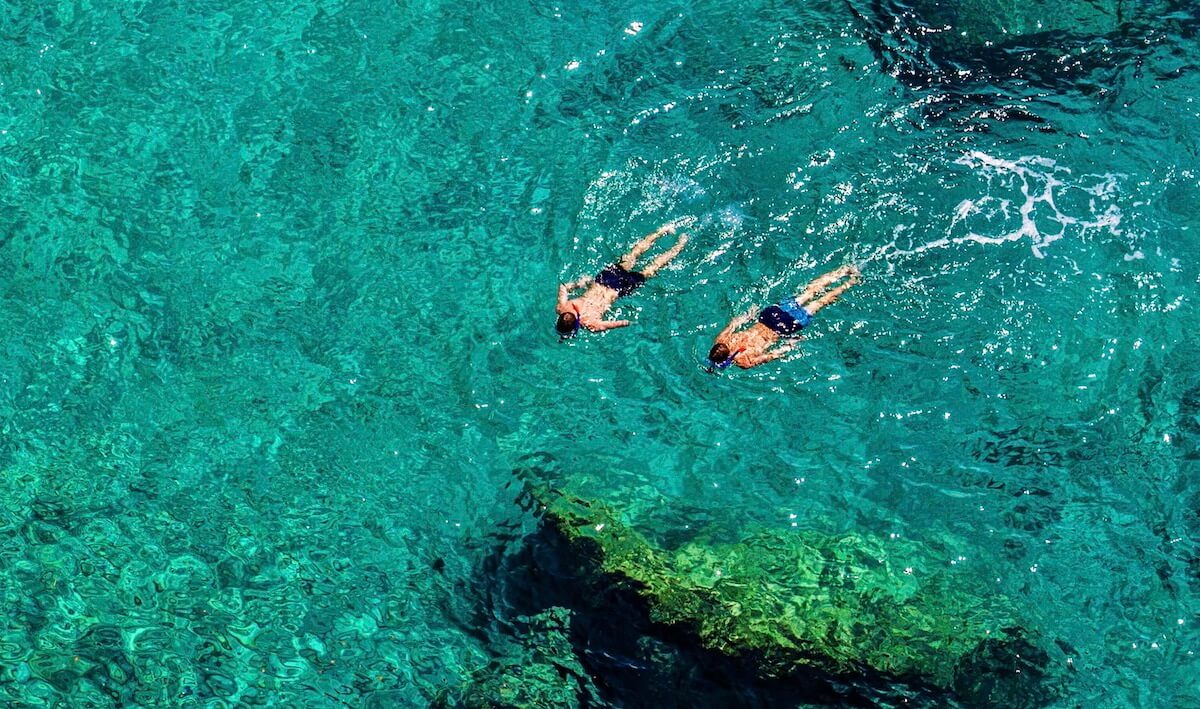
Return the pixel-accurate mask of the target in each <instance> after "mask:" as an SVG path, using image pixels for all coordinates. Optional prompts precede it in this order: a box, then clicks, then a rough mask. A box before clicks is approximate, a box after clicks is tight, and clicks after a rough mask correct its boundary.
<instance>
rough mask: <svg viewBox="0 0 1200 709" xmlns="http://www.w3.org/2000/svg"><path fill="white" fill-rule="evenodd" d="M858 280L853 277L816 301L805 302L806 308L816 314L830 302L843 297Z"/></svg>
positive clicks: (811, 313)
mask: <svg viewBox="0 0 1200 709" xmlns="http://www.w3.org/2000/svg"><path fill="white" fill-rule="evenodd" d="M857 282H858V281H856V280H854V279H853V277H852V278H851V280H850V281H848V282H846V283H843V284H842V285H840V286H838V287H837V288H834V289H833V290H831V291H829V292H828V293H826V294H825V295H823V296H821V297H820V298H818V299H816V300H814V301H810V302H808V303H805V304H804V309H805V310H807V311H808V314H809V315H816V314H817V311H818V310H820V309H821V308H824V307H825V306H826V305H829V304H830V303H832V302H834V301H835V300H837V299H838V298H840V297H842V294H843V293H845V292H846V291H848V290H850V288H851V287H852V286H853V285H854V284H855V283H857Z"/></svg>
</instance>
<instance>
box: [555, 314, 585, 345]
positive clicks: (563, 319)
mask: <svg viewBox="0 0 1200 709" xmlns="http://www.w3.org/2000/svg"><path fill="white" fill-rule="evenodd" d="M554 329H555V330H556V331H557V332H558V336H559V337H561V338H563V339H564V340H565V339H566V338H568V337H572V336H574V335H575V333H577V332H579V316H578V315H577V314H575V313H572V312H566V313H559V314H558V322H556V323H554Z"/></svg>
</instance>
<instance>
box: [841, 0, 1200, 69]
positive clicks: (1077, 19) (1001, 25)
mask: <svg viewBox="0 0 1200 709" xmlns="http://www.w3.org/2000/svg"><path fill="white" fill-rule="evenodd" d="M848 5H849V7H850V8H851V10H852V11H853V12H854V14H855V15H856V16H857V17H858V18H859V20H860V21H861V22H862V23H863V25H864V26H865V28H866V29H867V36H868V39H869V41H870V42H871V44H872V45H873V46H874V47H875V49H876V51H877V52H878V53H879V54H880V55H881V56H882V57H883V59H884V65H885V67H886V68H887V70H888V71H890V72H892V73H893V74H894V75H896V76H897V77H898V78H900V79H901V80H902V81H904V82H905V83H906V84H909V85H911V86H918V87H924V86H930V85H939V86H963V85H965V86H969V85H974V84H988V83H989V82H993V81H997V80H1001V81H1002V80H1005V79H1020V80H1022V81H1026V82H1029V83H1031V84H1034V85H1039V86H1060V85H1061V87H1064V88H1065V87H1067V86H1070V85H1072V84H1073V82H1074V81H1076V80H1077V79H1078V78H1079V77H1080V76H1084V75H1086V74H1087V73H1088V72H1090V71H1091V70H1092V69H1094V68H1096V67H1103V66H1110V65H1112V64H1113V63H1114V62H1116V61H1119V60H1128V59H1131V58H1132V57H1133V56H1136V55H1138V54H1139V53H1141V52H1143V51H1144V50H1145V47H1146V46H1147V44H1148V43H1153V42H1157V41H1159V40H1160V39H1161V38H1162V37H1163V34H1164V32H1167V31H1171V32H1179V33H1183V34H1188V35H1190V34H1192V33H1194V31H1195V26H1194V22H1193V21H1190V20H1187V19H1184V18H1187V17H1189V16H1190V13H1187V12H1178V10H1179V7H1178V5H1179V3H1178V2H1177V1H1176V0H1149V1H1148V2H1143V3H1129V2H1122V1H1121V0H1063V2H1058V3H1054V4H1044V3H1017V2H1012V1H1011V0H963V1H962V2H941V1H938V0H914V1H911V2H900V1H899V0H848ZM1166 17H1170V18H1172V19H1170V20H1169V21H1164V20H1163V19H1162V18H1166Z"/></svg>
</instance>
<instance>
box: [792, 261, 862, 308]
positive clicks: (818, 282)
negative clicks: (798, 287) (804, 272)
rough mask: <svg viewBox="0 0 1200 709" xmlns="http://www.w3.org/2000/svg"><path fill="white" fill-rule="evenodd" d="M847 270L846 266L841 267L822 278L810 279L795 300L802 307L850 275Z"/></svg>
mask: <svg viewBox="0 0 1200 709" xmlns="http://www.w3.org/2000/svg"><path fill="white" fill-rule="evenodd" d="M848 269H849V267H848V266H843V267H842V268H837V269H834V270H832V271H830V272H829V273H826V274H825V275H823V276H817V277H816V278H814V279H812V281H811V282H809V284H808V285H807V286H805V287H804V290H803V291H801V292H800V295H798V296H796V300H797V301H798V302H799V303H800V304H801V305H804V304H805V303H807V302H809V301H810V300H812V299H813V298H816V297H817V296H818V295H820V294H821V291H823V290H825V289H826V288H828V287H829V286H831V285H833V284H834V283H836V282H837V281H840V280H841V279H843V278H845V277H846V276H848V275H850V271H849V270H848Z"/></svg>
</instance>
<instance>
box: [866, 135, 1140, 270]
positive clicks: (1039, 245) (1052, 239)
mask: <svg viewBox="0 0 1200 709" xmlns="http://www.w3.org/2000/svg"><path fill="white" fill-rule="evenodd" d="M954 163H955V164H956V165H961V166H964V167H967V168H970V169H971V170H973V171H974V173H975V174H976V175H978V176H980V177H981V178H983V180H984V182H985V183H986V186H985V191H984V194H982V195H980V196H978V197H975V198H968V199H963V200H962V201H960V202H959V203H958V205H957V206H956V207H955V208H954V213H953V214H952V215H951V216H950V222H949V225H948V226H947V227H946V231H945V234H944V235H943V236H940V237H938V238H935V239H932V240H930V241H927V242H925V243H923V244H919V245H916V246H911V247H907V248H902V247H901V246H900V244H901V243H903V242H902V236H903V234H904V232H905V231H906V230H907V227H904V226H901V227H897V228H896V229H895V230H894V232H893V238H892V241H891V242H890V243H888V244H885V245H883V246H881V247H879V248H878V249H876V250H875V252H874V253H872V254H870V255H869V256H868V257H867V259H866V260H867V261H872V260H875V259H883V260H886V261H887V262H888V270H889V271H890V270H892V268H893V264H892V261H893V260H894V259H896V258H898V257H912V256H916V255H919V254H921V253H924V252H926V251H930V250H933V249H944V248H949V247H952V246H959V245H969V244H978V245H983V246H995V245H1001V244H1011V243H1019V242H1024V243H1027V244H1028V245H1029V248H1030V250H1031V251H1032V253H1033V255H1034V256H1035V257H1037V258H1045V257H1046V254H1047V252H1048V250H1049V249H1050V248H1051V246H1052V245H1053V244H1054V243H1056V242H1058V241H1061V240H1062V239H1064V238H1068V237H1079V236H1082V235H1084V234H1086V233H1087V232H1089V231H1093V230H1105V231H1107V232H1108V233H1110V234H1112V235H1114V236H1116V235H1120V234H1121V229H1120V225H1121V210H1120V208H1119V207H1118V206H1117V205H1116V204H1112V203H1111V202H1112V201H1114V200H1115V199H1116V198H1117V197H1118V196H1119V180H1118V176H1117V175H1113V174H1103V175H1082V176H1079V177H1075V176H1073V175H1072V172H1071V170H1070V169H1069V168H1067V167H1063V166H1061V165H1059V164H1058V163H1057V162H1056V161H1055V160H1053V159H1050V158H1046V157H1041V156H1036V155H1034V156H1023V157H1019V158H1017V159H1015V160H1008V159H1005V158H999V157H995V156H992V155H988V154H987V153H983V152H980V151H970V152H968V153H965V154H964V155H963V156H962V157H960V158H958V159H957V160H955V161H954ZM1070 190H1077V191H1079V192H1082V193H1084V194H1087V195H1089V199H1088V206H1089V213H1088V214H1087V215H1082V214H1081V215H1078V216H1076V215H1072V214H1068V213H1066V212H1064V211H1063V210H1062V209H1060V208H1059V206H1058V198H1059V197H1060V196H1061V195H1062V194H1064V193H1066V192H1068V191H1070ZM1106 202H1107V203H1109V204H1105V203H1106ZM1014 219H1019V220H1020V222H1019V224H1018V225H1016V226H1015V228H1010V227H1009V224H1010V222H1012V221H1013V220H1014ZM980 222H982V224H980ZM993 224H999V225H1001V226H1002V227H1005V228H1007V230H1003V229H1002V230H1001V231H999V233H996V232H992V231H990V230H988V229H987V228H986V227H988V226H991V225H993ZM964 231H965V233H963V232H964Z"/></svg>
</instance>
